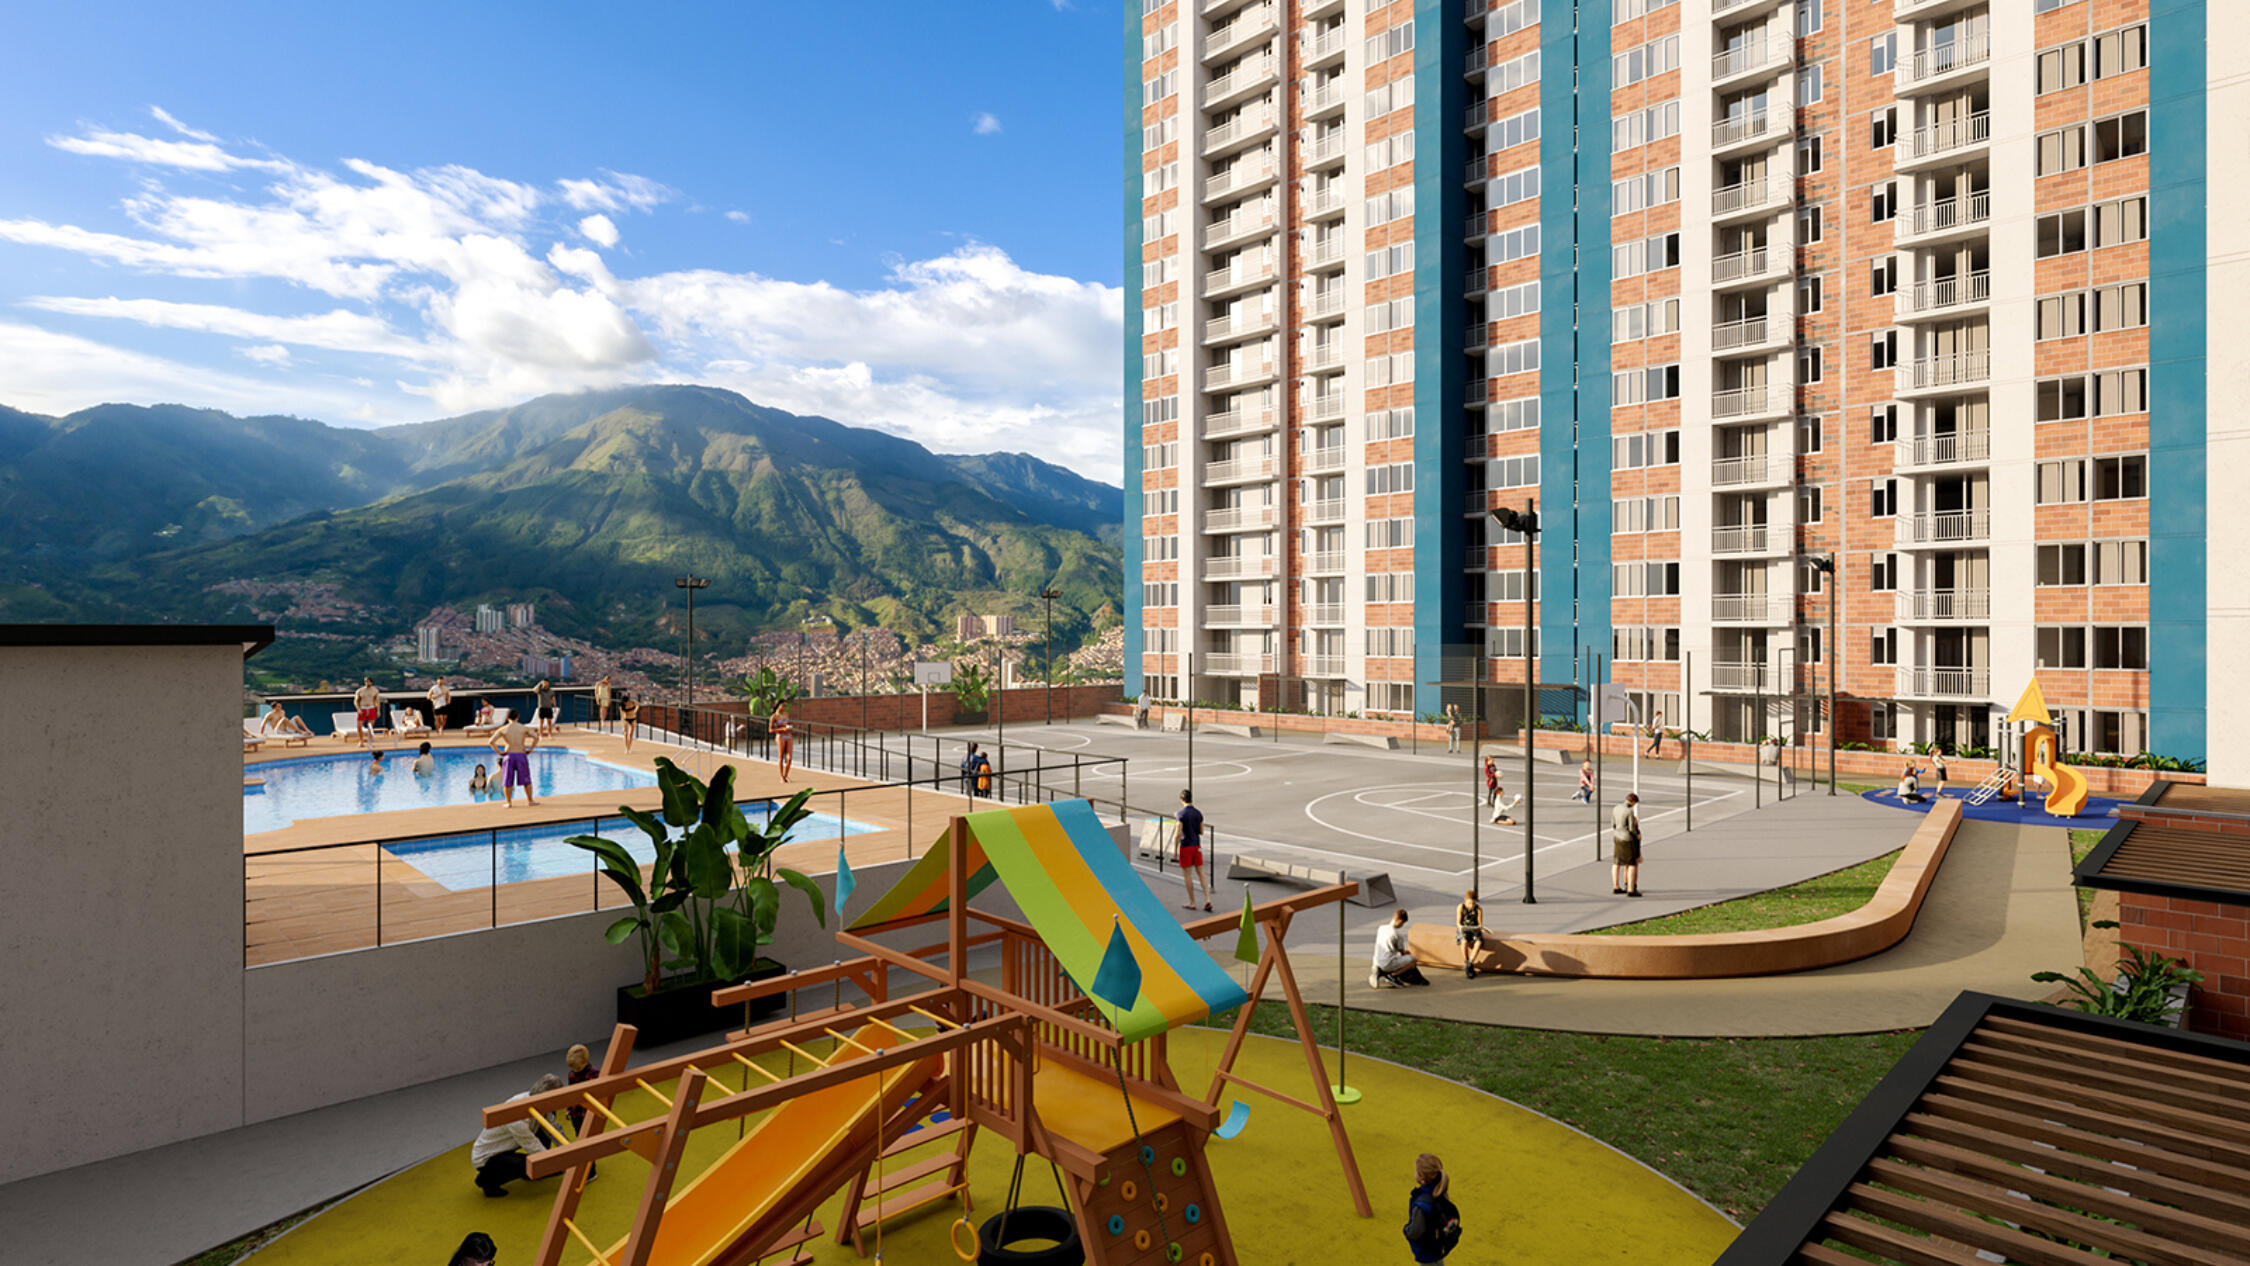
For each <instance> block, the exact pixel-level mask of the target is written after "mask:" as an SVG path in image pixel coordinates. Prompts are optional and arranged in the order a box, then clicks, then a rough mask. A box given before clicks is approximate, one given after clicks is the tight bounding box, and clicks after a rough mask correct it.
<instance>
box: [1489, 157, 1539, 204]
mask: <svg viewBox="0 0 2250 1266" xmlns="http://www.w3.org/2000/svg"><path fill="white" fill-rule="evenodd" d="M1538 196H1539V168H1538V167H1537V166H1531V167H1518V168H1517V169H1515V170H1514V171H1510V172H1502V173H1501V174H1499V175H1497V176H1494V177H1493V178H1492V179H1490V180H1488V181H1486V182H1485V184H1484V205H1485V207H1486V209H1487V210H1492V209H1497V208H1499V207H1512V206H1514V205H1515V204H1517V203H1519V202H1529V201H1530V200H1531V199H1533V198H1536V197H1538Z"/></svg>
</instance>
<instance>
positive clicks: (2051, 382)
mask: <svg viewBox="0 0 2250 1266" xmlns="http://www.w3.org/2000/svg"><path fill="white" fill-rule="evenodd" d="M2089 381H2090V380H2089V379H2088V378H2087V377H2086V376H2085V375H2083V374H2072V375H2070V376H2069V377H2066V378H2045V379H2041V380H2040V381H2039V382H2037V383H2035V384H2033V386H2032V389H2031V399H2032V416H2033V417H2034V418H2036V419H2037V420H2039V421H2041V422H2068V421H2073V420H2075V419H2078V418H2083V417H2085V416H2086V412H2087V406H2088V404H2089V403H2090V400H2089V397H2090V394H2091V393H2089V392H2088V391H2087V389H2086V388H2087V384H2088V383H2089Z"/></svg>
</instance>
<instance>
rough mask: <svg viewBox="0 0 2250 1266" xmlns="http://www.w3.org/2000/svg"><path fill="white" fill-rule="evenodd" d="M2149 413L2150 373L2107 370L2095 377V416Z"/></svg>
mask: <svg viewBox="0 0 2250 1266" xmlns="http://www.w3.org/2000/svg"><path fill="white" fill-rule="evenodd" d="M2146 412H2148V371H2147V370H2145V369H2105V370H2103V371H2101V372H2100V373H2098V374H2095V375H2094V416H2095V417H2097V418H2113V417H2116V416H2117V415H2119V414H2121V413H2146Z"/></svg>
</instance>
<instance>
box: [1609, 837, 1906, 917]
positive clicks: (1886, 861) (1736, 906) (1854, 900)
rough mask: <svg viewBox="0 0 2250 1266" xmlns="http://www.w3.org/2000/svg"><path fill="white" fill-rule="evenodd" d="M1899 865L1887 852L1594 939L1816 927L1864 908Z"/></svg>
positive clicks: (1890, 853) (1893, 854)
mask: <svg viewBox="0 0 2250 1266" xmlns="http://www.w3.org/2000/svg"><path fill="white" fill-rule="evenodd" d="M1897 860H1898V853H1897V852H1895V851H1894V852H1889V853H1885V854H1883V855H1882V856H1881V857H1877V858H1874V859H1873V860H1871V861H1864V862H1861V863H1860V864H1859V865H1857V866H1847V867H1845V868H1844V869H1842V870H1833V871H1830V872H1828V873H1827V874H1825V875H1815V876H1813V877H1812V878H1811V879H1807V880H1805V881H1804V882H1802V883H1795V884H1791V885H1789V886H1788V887H1786V888H1774V889H1771V890H1769V891H1766V892H1754V893H1751V894H1750V895H1749V896H1747V897H1736V898H1735V899H1734V900H1732V901H1721V902H1719V903H1718V904H1716V905H1708V906H1697V907H1696V908H1695V909H1693V910H1682V911H1680V912H1679V913H1678V914H1667V915H1665V916H1663V917H1662V918H1656V919H1642V920H1641V921H1640V922H1638V923H1620V924H1618V925H1617V926H1615V927H1606V928H1596V929H1594V930H1593V932H1592V935H1594V936H1624V935H1660V936H1684V935H1687V934H1689V933H1693V932H1746V931H1751V930H1754V929H1757V928H1785V927H1794V926H1795V925H1797V924H1799V923H1816V922H1818V921H1820V920H1822V919H1826V918H1831V917H1834V916H1835V915H1839V914H1848V913H1850V912H1851V911H1853V910H1857V909H1858V908H1860V907H1861V906H1863V905H1866V904H1867V902H1868V901H1869V899H1871V898H1872V897H1874V895H1875V889H1876V888H1877V887H1878V886H1879V885H1881V884H1882V882H1883V876H1885V875H1888V874H1890V873H1891V863H1893V862H1895V861H1897Z"/></svg>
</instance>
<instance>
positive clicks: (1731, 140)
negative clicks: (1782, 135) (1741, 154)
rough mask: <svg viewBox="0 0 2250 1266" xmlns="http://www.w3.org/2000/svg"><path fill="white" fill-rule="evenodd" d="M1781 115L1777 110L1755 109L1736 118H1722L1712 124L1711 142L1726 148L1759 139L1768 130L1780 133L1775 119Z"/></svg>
mask: <svg viewBox="0 0 2250 1266" xmlns="http://www.w3.org/2000/svg"><path fill="white" fill-rule="evenodd" d="M1779 115H1780V112H1779V111H1777V110H1753V111H1751V112H1750V113H1748V114H1745V115H1741V116H1739V117H1736V118H1732V119H1721V120H1719V121H1718V122H1716V123H1714V124H1712V125H1711V144H1712V146H1713V147H1714V148H1725V147H1726V146H1729V145H1739V144H1741V143H1742V142H1744V141H1754V140H1757V139H1758V138H1759V137H1761V136H1764V135H1766V134H1767V133H1768V132H1776V133H1778V132H1779V131H1780V127H1779V125H1778V124H1777V123H1776V122H1775V120H1776V119H1777V118H1778V117H1779Z"/></svg>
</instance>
